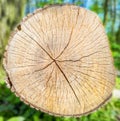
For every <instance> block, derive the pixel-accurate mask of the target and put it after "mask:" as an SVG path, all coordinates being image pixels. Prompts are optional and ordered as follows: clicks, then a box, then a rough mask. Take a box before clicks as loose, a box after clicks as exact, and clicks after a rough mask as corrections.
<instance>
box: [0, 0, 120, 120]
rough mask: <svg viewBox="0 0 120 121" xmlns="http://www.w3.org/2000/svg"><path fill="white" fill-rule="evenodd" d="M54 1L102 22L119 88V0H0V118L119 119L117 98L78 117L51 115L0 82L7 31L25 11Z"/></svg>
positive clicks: (30, 10)
mask: <svg viewBox="0 0 120 121" xmlns="http://www.w3.org/2000/svg"><path fill="white" fill-rule="evenodd" d="M54 3H58V4H61V3H70V4H76V5H78V6H81V7H84V8H86V9H89V10H92V11H94V12H96V13H97V14H98V15H99V17H100V18H101V20H102V21H103V24H104V27H105V29H106V33H107V35H108V38H109V42H110V45H111V50H112V55H113V57H114V64H115V67H116V70H117V71H118V76H117V78H116V86H115V89H117V90H118V91H119V90H120V73H119V70H120V0H0V121H120V97H119V98H118V97H115V96H113V97H112V99H111V100H110V101H109V103H108V104H107V105H105V106H103V107H102V108H100V109H99V110H97V111H96V112H94V113H92V114H90V115H87V116H82V117H80V118H68V117H54V116H50V115H48V114H45V113H43V112H41V111H36V110H35V109H32V108H30V107H29V106H27V105H25V104H24V103H23V102H21V101H20V100H19V98H17V97H16V96H15V95H14V94H13V93H12V92H11V91H10V90H9V89H8V88H7V87H6V84H5V82H4V80H5V72H4V70H3V67H2V59H3V53H4V50H5V46H6V44H7V43H8V39H9V36H10V33H11V31H12V30H13V29H14V27H15V26H16V25H17V24H18V23H19V22H20V20H21V19H22V18H23V17H24V16H26V15H27V14H28V13H31V12H33V11H34V10H35V9H37V8H40V7H44V6H45V5H48V4H54Z"/></svg>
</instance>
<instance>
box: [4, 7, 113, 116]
mask: <svg viewBox="0 0 120 121" xmlns="http://www.w3.org/2000/svg"><path fill="white" fill-rule="evenodd" d="M4 67H5V69H6V72H7V75H8V79H7V83H8V85H9V87H10V88H11V90H12V91H13V92H15V94H16V95H17V96H19V97H20V98H21V100H23V101H24V102H25V103H27V104H30V106H32V107H34V108H36V109H40V110H42V111H44V112H48V113H50V114H53V115H60V116H61V115H62V116H81V115H84V114H88V113H90V112H92V111H94V110H96V109H97V108H99V107H100V106H101V105H102V104H104V103H105V102H106V101H107V100H108V99H109V98H110V97H111V92H112V90H113V87H114V84H115V71H114V66H113V59H112V57H111V52H110V48H109V43H108V39H107V36H106V34H105V30H104V27H103V25H102V24H101V22H100V19H99V17H98V16H97V15H96V14H95V13H93V12H91V11H89V10H86V9H84V8H80V7H77V6H74V5H62V6H57V5H55V6H50V7H46V8H44V9H42V10H37V11H36V12H35V13H33V14H31V15H29V16H27V17H26V18H24V19H23V21H22V22H21V23H20V25H19V26H18V27H17V28H16V30H15V32H14V34H12V35H11V39H10V42H9V45H8V47H7V49H6V52H5V59H4Z"/></svg>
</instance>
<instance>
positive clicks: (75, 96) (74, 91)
mask: <svg viewBox="0 0 120 121" xmlns="http://www.w3.org/2000/svg"><path fill="white" fill-rule="evenodd" d="M54 62H55V64H56V66H57V67H58V68H59V70H60V72H61V73H62V75H63V76H64V78H65V79H66V81H67V83H68V85H69V86H70V88H71V90H72V92H73V94H74V95H75V97H76V99H77V101H78V103H79V105H81V104H80V101H79V98H78V96H77V94H76V92H75V90H74V89H73V87H72V85H71V84H70V82H69V80H68V78H67V76H66V75H65V73H64V72H63V70H62V69H61V67H60V66H59V64H58V63H57V62H56V61H54Z"/></svg>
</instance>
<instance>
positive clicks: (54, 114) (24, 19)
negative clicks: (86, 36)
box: [3, 4, 116, 117]
mask: <svg viewBox="0 0 120 121" xmlns="http://www.w3.org/2000/svg"><path fill="white" fill-rule="evenodd" d="M62 6H76V5H74V4H54V5H47V6H45V7H44V8H40V9H37V10H35V11H34V12H33V13H30V14H28V15H27V16H26V17H24V18H23V19H22V20H21V22H20V24H18V26H17V27H16V28H15V29H14V31H13V32H12V33H11V35H10V38H9V41H8V45H7V46H6V48H5V52H4V57H3V68H4V70H5V71H6V76H7V78H6V79H5V82H6V84H7V87H8V88H10V90H11V91H12V92H14V93H15V95H16V96H17V97H19V98H20V100H21V101H23V102H24V103H25V104H27V105H29V106H30V107H31V108H35V109H36V110H40V111H42V112H45V113H48V114H50V115H53V116H59V117H66V116H67V117H81V116H83V115H88V114H90V113H92V112H95V111H96V110H98V109H99V108H101V107H102V106H104V105H105V104H106V103H107V102H108V101H109V100H110V98H111V96H112V94H110V96H108V97H107V98H106V99H105V100H104V101H103V102H102V103H100V104H99V105H98V106H97V107H95V108H94V109H91V110H90V111H87V112H85V113H81V114H73V115H72V114H71V115H65V114H59V113H54V112H49V111H47V110H45V109H43V108H41V107H37V106H35V105H34V104H31V103H30V102H29V101H27V100H26V99H24V98H22V97H21V95H19V93H17V91H16V89H15V87H14V85H13V84H12V81H11V80H10V77H9V75H10V73H9V71H8V70H7V68H6V66H7V59H6V58H7V50H8V48H9V44H10V42H11V41H12V38H13V37H14V35H15V34H16V33H17V32H18V31H20V30H21V24H22V23H23V22H25V21H27V20H28V19H29V18H30V17H32V16H33V15H34V14H36V13H39V12H42V11H44V10H46V9H49V8H51V7H62ZM77 7H78V8H79V9H85V8H82V7H79V6H77ZM85 10H86V11H89V12H91V13H92V14H94V15H95V16H96V17H97V18H98V20H99V22H100V23H101V24H102V22H101V20H100V19H99V17H98V16H97V14H96V13H94V12H92V11H90V10H87V9H85ZM102 26H103V24H102ZM103 29H104V27H103ZM106 37H107V36H106ZM107 42H108V45H109V48H110V43H109V41H108V37H107ZM109 52H110V54H111V59H112V64H113V62H114V60H113V58H112V53H111V51H110V49H109ZM113 65H114V64H113ZM114 70H115V69H114ZM114 73H115V76H116V72H115V71H114Z"/></svg>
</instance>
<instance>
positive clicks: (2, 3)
mask: <svg viewBox="0 0 120 121" xmlns="http://www.w3.org/2000/svg"><path fill="white" fill-rule="evenodd" d="M24 5H25V0H0V65H1V63H2V57H3V52H4V50H5V45H6V44H7V42H8V38H9V36H10V33H11V30H13V28H14V27H15V25H16V24H18V22H19V21H20V19H21V18H22V16H23V15H24ZM1 30H2V31H1Z"/></svg>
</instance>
